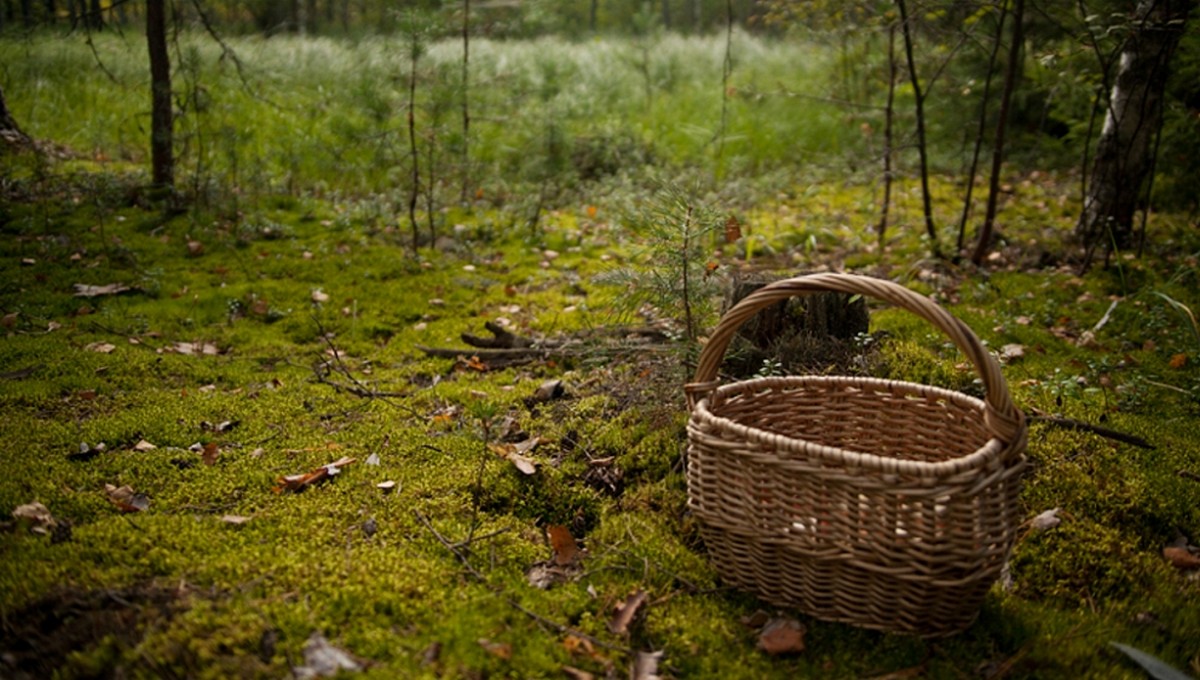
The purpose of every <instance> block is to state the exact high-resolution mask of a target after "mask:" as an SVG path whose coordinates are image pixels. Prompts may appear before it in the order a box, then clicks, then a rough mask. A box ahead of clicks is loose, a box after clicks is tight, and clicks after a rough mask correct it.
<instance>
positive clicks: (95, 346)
mask: <svg viewBox="0 0 1200 680" xmlns="http://www.w3.org/2000/svg"><path fill="white" fill-rule="evenodd" d="M83 348H84V349H85V350H87V351H89V352H99V353H100V354H108V353H110V352H112V351H113V350H114V349H116V348H117V346H116V345H113V344H111V343H107V342H91V343H88V344H86V345H84V346H83Z"/></svg>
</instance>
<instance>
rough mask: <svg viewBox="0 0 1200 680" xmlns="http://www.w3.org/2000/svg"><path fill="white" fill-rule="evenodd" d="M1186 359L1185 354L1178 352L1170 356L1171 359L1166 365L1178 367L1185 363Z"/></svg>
mask: <svg viewBox="0 0 1200 680" xmlns="http://www.w3.org/2000/svg"><path fill="white" fill-rule="evenodd" d="M1187 360H1188V357H1187V355H1186V354H1184V353H1183V352H1180V353H1179V354H1176V355H1174V356H1172V357H1171V360H1170V361H1168V362H1167V365H1169V366H1170V367H1171V368H1175V369H1179V368H1183V367H1184V366H1186V365H1187Z"/></svg>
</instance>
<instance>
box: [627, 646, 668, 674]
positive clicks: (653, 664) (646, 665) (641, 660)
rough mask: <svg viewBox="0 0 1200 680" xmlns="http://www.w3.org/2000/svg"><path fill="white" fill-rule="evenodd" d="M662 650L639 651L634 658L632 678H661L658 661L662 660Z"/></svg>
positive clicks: (631, 671)
mask: <svg viewBox="0 0 1200 680" xmlns="http://www.w3.org/2000/svg"><path fill="white" fill-rule="evenodd" d="M662 657H663V653H662V652H638V653H637V658H635V659H634V660H633V668H632V669H631V670H630V672H629V677H630V678H632V680H661V677H662V676H660V675H659V674H658V663H659V662H660V661H662Z"/></svg>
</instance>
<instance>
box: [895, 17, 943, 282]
mask: <svg viewBox="0 0 1200 680" xmlns="http://www.w3.org/2000/svg"><path fill="white" fill-rule="evenodd" d="M896 7H897V8H898V9H899V10H900V28H901V30H902V31H903V35H904V58H905V60H906V61H907V63H908V77H909V80H910V81H912V87H913V102H914V104H915V108H916V116H917V156H918V158H919V159H920V162H921V168H920V170H921V199H922V205H923V208H924V212H925V232H926V233H927V234H928V235H929V245H930V248H931V249H932V251H933V256H934V257H936V258H938V259H941V257H942V249H941V246H940V245H938V236H937V229H936V228H935V227H934V225H933V202H932V199H931V197H930V192H929V158H928V147H927V146H926V142H925V94H924V93H923V92H921V80H920V79H919V78H918V77H917V65H916V63H915V61H914V59H913V39H912V34H913V30H912V26H910V25H909V23H908V22H909V19H908V5H907V4H906V3H905V0H896Z"/></svg>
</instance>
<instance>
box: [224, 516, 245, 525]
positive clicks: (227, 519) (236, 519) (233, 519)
mask: <svg viewBox="0 0 1200 680" xmlns="http://www.w3.org/2000/svg"><path fill="white" fill-rule="evenodd" d="M221 521H222V522H224V523H226V524H232V525H234V526H241V525H243V524H245V523H246V522H249V521H250V518H249V517H243V516H242V515H221Z"/></svg>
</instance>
